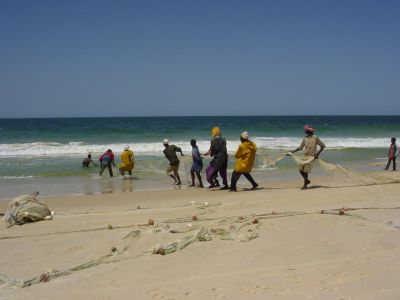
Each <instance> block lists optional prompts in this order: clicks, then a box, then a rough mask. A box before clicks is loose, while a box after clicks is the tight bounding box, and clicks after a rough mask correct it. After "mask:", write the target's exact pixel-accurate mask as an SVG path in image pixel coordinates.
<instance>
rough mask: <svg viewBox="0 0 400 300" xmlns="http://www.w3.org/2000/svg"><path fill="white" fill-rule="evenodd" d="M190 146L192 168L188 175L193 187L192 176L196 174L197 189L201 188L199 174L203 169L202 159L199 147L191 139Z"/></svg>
mask: <svg viewBox="0 0 400 300" xmlns="http://www.w3.org/2000/svg"><path fill="white" fill-rule="evenodd" d="M190 145H191V146H192V161H193V162H192V167H191V168H190V175H191V177H192V184H191V185H190V186H191V187H194V174H196V176H197V179H198V180H199V187H201V188H202V187H204V186H203V181H202V179H201V175H200V172H201V170H202V169H203V158H202V157H201V155H200V151H199V147H197V145H196V140H194V139H192V140H191V141H190Z"/></svg>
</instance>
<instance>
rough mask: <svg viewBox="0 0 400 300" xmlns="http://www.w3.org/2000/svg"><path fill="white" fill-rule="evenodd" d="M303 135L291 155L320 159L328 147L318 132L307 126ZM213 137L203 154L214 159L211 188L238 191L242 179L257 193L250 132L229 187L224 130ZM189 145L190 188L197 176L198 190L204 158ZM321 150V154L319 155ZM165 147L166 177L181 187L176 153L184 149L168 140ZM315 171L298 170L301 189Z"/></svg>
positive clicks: (210, 170) (307, 165) (303, 166)
mask: <svg viewBox="0 0 400 300" xmlns="http://www.w3.org/2000/svg"><path fill="white" fill-rule="evenodd" d="M304 131H305V134H306V136H305V137H304V139H303V141H302V143H301V144H300V146H299V147H297V148H296V149H294V150H293V151H292V152H291V153H294V152H297V151H300V150H303V149H304V155H305V156H309V157H313V158H314V159H318V157H319V155H320V154H321V152H322V151H323V150H324V148H325V145H324V143H323V142H322V141H321V140H320V139H319V138H318V137H317V136H316V135H314V131H315V130H314V128H313V127H312V126H310V125H305V126H304ZM211 137H212V139H211V145H210V148H209V150H208V151H207V152H206V153H204V154H203V156H208V155H210V156H211V161H210V165H209V166H208V167H207V169H206V178H207V181H208V182H209V184H210V185H209V188H216V187H220V189H222V190H230V191H237V182H238V180H239V178H240V177H241V176H242V175H243V176H244V177H245V178H246V179H247V180H248V181H249V182H250V183H251V185H252V187H251V189H253V190H254V189H257V187H258V183H257V182H256V181H255V180H254V178H253V177H252V176H251V174H250V173H251V171H252V169H253V165H254V160H255V157H256V152H257V146H256V144H255V143H254V142H252V141H251V140H250V139H249V134H248V132H247V131H245V132H242V133H241V134H240V142H241V144H240V145H239V147H238V149H237V151H236V153H235V166H234V170H233V172H232V176H231V183H230V186H229V184H228V178H227V167H228V151H227V148H226V140H225V139H224V138H223V137H222V135H221V130H220V129H219V128H218V127H214V128H212V129H211ZM190 144H191V146H192V159H193V163H192V167H191V169H190V174H191V178H192V184H191V185H190V186H192V187H194V186H195V175H196V176H197V178H198V181H199V187H203V182H202V178H201V175H200V172H201V170H202V168H203V161H202V159H203V158H202V155H201V154H200V151H199V148H198V147H197V145H196V140H191V141H190ZM318 146H319V150H318V151H317V148H318ZM164 147H165V149H164V155H165V157H166V158H167V159H168V160H169V162H170V166H169V167H168V169H167V174H168V175H169V176H171V177H172V178H173V179H174V181H175V184H177V185H180V184H181V180H180V178H179V173H178V170H179V159H178V156H177V155H176V153H177V152H179V153H181V155H183V153H182V149H181V148H179V147H177V146H175V145H170V144H169V141H168V140H164ZM312 167H313V161H311V162H307V163H304V164H301V165H300V166H299V172H300V174H301V176H302V177H303V179H304V184H303V186H302V189H306V188H307V187H308V185H309V184H310V183H311V182H310V180H309V178H308V174H309V173H310V172H311V170H312ZM218 175H219V176H220V177H221V179H222V184H223V186H222V187H221V185H220V183H219V180H218Z"/></svg>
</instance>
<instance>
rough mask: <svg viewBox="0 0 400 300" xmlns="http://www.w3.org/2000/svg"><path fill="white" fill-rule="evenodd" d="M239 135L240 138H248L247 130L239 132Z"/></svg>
mask: <svg viewBox="0 0 400 300" xmlns="http://www.w3.org/2000/svg"><path fill="white" fill-rule="evenodd" d="M240 137H241V138H242V139H245V140H248V139H249V133H248V132H247V131H244V132H242V133H241V134H240Z"/></svg>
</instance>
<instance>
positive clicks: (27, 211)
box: [3, 192, 52, 226]
mask: <svg viewBox="0 0 400 300" xmlns="http://www.w3.org/2000/svg"><path fill="white" fill-rule="evenodd" d="M38 194H39V192H34V193H32V194H31V195H22V196H19V197H17V198H15V199H14V200H12V201H11V202H10V204H9V205H8V208H7V210H6V212H5V214H4V218H3V219H4V220H5V221H6V222H7V224H8V225H9V226H13V225H23V224H25V223H30V222H38V221H42V220H47V219H51V218H52V215H51V211H50V209H49V208H48V207H47V205H46V204H44V203H41V202H39V201H38V200H37V199H36V197H37V195H38Z"/></svg>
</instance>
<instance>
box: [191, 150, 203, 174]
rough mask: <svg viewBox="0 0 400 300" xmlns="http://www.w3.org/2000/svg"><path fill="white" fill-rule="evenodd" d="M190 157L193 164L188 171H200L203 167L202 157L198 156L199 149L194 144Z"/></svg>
mask: <svg viewBox="0 0 400 300" xmlns="http://www.w3.org/2000/svg"><path fill="white" fill-rule="evenodd" d="M192 159H193V164H192V168H191V169H190V171H193V172H200V171H201V169H203V158H202V157H201V156H200V151H199V148H198V147H197V146H194V147H193V148H192Z"/></svg>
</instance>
